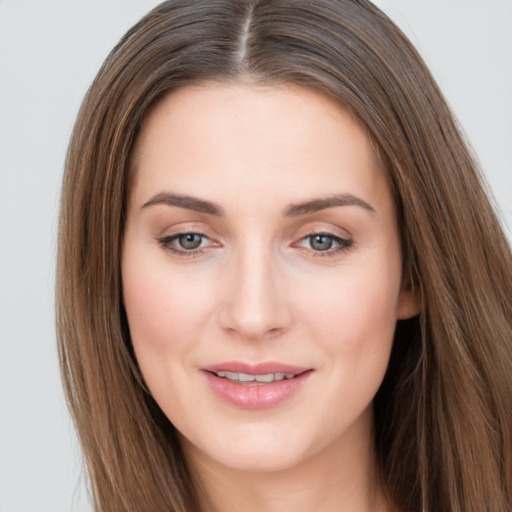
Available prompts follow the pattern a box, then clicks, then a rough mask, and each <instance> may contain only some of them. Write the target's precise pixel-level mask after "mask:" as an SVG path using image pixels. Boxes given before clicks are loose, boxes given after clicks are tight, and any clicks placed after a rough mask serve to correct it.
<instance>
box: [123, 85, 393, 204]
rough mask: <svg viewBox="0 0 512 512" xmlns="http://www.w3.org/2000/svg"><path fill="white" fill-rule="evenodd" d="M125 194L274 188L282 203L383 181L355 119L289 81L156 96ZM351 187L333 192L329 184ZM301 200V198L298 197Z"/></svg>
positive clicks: (221, 194) (364, 189)
mask: <svg viewBox="0 0 512 512" xmlns="http://www.w3.org/2000/svg"><path fill="white" fill-rule="evenodd" d="M132 166H133V172H134V175H133V181H132V187H131V188H132V191H133V192H134V193H135V194H136V195H141V197H140V200H143V197H142V196H147V195H149V194H154V193H155V192H158V191H159V190H156V189H158V188H161V189H171V190H172V191H173V192H178V193H189V192H190V190H191V189H193V190H194V191H195V192H196V193H198V194H201V193H206V194H207V195H213V196H215V197H213V198H212V199H215V200H220V199H222V198H226V197H228V196H229V194H230V193H232V194H234V195H236V194H239V193H247V191H248V190H251V191H258V190H259V191H262V192H264V191H265V189H266V190H267V191H268V190H269V189H277V190H281V191H286V192H287V193H288V195H289V196H290V199H293V200H301V199H305V198H307V197H308V196H310V195H326V194H329V193H335V192H346V191H348V192H351V193H359V194H365V193H373V192H378V191H377V190H375V189H378V188H380V187H383V186H384V187H387V178H386V175H385V172H384V167H383V165H382V164H381V162H380V161H379V158H378V154H377V152H376V151H375V149H374V147H373V145H372V143H371V141H370V139H369V138H368V136H367V134H366V132H365V130H364V129H363V128H362V127H361V125H360V124H359V123H358V122H357V121H356V120H355V119H354V118H353V117H352V116H351V115H350V114H349V113H348V112H347V111H346V109H344V108H342V107H341V106H340V105H339V104H337V103H336V102H334V101H333V100H331V99H329V98H327V97H325V96H323V95H321V94H319V93H317V92H314V91H312V90H309V89H306V88H303V87H299V86H295V85H289V84H283V85H279V86H277V85H275V86H274V85H272V86H260V85H257V86H256V85H252V84H241V83H235V84H219V83H203V84H198V85H194V86H189V87H185V88H183V89H180V90H178V91H176V92H173V93H171V94H169V95H167V96H166V97H164V98H163V99H162V100H160V102H159V103H158V104H156V105H155V106H154V108H153V109H152V110H151V112H150V113H149V115H148V116H147V118H146V119H145V121H144V123H143V126H142V129H141V131H140V134H139V136H138V139H137V141H136V146H135V150H134V154H133V158H132ZM340 187H341V188H347V189H351V190H333V188H340ZM303 196H305V197H303Z"/></svg>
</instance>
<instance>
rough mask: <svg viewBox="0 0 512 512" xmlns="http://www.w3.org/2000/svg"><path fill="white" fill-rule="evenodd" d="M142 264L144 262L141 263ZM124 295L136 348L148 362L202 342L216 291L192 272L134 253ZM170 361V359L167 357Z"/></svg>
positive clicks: (128, 262) (125, 271)
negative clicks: (202, 334) (195, 277)
mask: <svg viewBox="0 0 512 512" xmlns="http://www.w3.org/2000/svg"><path fill="white" fill-rule="evenodd" d="M139 263H140V264H139ZM123 296H124V305H125V309H126V314H127V318H128V324H129V327H130V335H131V339H132V343H133V347H134V350H135V353H136V356H137V359H138V361H139V364H140V365H141V367H144V366H145V361H146V360H147V361H148V364H149V363H150V361H152V360H153V359H155V358H158V359H159V360H160V364H161V361H162V360H163V359H164V356H165V355H167V354H172V355H178V356H179V354H180V353H181V352H184V351H185V349H187V350H189V349H190V348H191V345H194V344H195V343H197V342H198V340H199V338H200V336H199V335H198V333H199V332H202V330H203V329H204V328H205V326H206V324H207V323H208V321H209V318H210V317H211V314H210V309H211V300H212V299H211V298H212V293H211V292H210V291H209V290H208V289H207V287H206V286H205V283H204V281H203V282H202V283H199V282H198V280H197V279H194V278H193V277H191V276H190V274H189V273H185V274H184V273H177V274H176V273H172V272H170V270H169V267H168V266H166V265H165V264H164V265H162V264H159V263H155V262H147V261H144V258H138V257H137V254H136V253H135V254H131V255H129V256H128V257H126V258H125V260H124V261H123ZM167 360H168V359H167Z"/></svg>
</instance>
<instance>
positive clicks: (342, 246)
mask: <svg viewBox="0 0 512 512" xmlns="http://www.w3.org/2000/svg"><path fill="white" fill-rule="evenodd" d="M186 235H196V236H199V237H201V243H202V242H203V240H205V239H207V240H210V239H209V238H208V237H207V236H206V235H204V234H203V233H198V232H196V231H183V232H179V233H174V234H172V235H168V236H163V237H160V238H157V241H158V243H159V244H160V245H161V246H162V247H163V248H164V249H166V250H169V251H171V252H173V253H174V254H177V255H178V256H184V257H194V256H200V255H201V254H202V253H203V252H204V250H205V248H204V247H198V248H197V249H191V250H186V249H180V248H178V247H177V246H175V245H173V242H174V241H176V240H178V239H179V238H180V237H181V236H186ZM318 236H323V237H326V238H330V239H331V240H332V241H333V243H334V244H336V247H335V248H329V249H326V250H325V251H319V250H314V249H313V248H311V250H312V251H313V256H315V257H329V256H334V255H336V254H338V253H340V252H346V251H348V250H350V249H351V247H352V246H353V241H352V240H351V239H349V238H343V237H340V236H337V235H334V234H333V233H329V232H324V231H321V232H314V233H310V234H308V235H306V236H304V237H302V238H301V239H300V240H299V241H298V242H295V243H294V244H293V246H297V245H298V244H300V243H301V242H304V241H306V240H308V239H309V241H310V244H311V241H312V240H313V238H314V237H318Z"/></svg>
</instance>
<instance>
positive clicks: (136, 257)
mask: <svg viewBox="0 0 512 512" xmlns="http://www.w3.org/2000/svg"><path fill="white" fill-rule="evenodd" d="M133 164H134V175H133V180H132V182H131V189H130V197H129V202H128V210H127V222H126V231H125V238H124V248H123V261H122V276H123V291H124V305H125V307H126V312H127V316H128V321H129V326H130V332H131V338H132V341H133V347H134V350H135V354H136V357H137V361H138V363H139V365H140V368H141V371H142V373H143V375H144V378H145V380H146V382H147V385H148V387H149V389H150V391H151V393H152V394H153V396H154V398H155V400H156V401H157V402H158V404H159V405H160V407H161V409H162V410H163V411H164V413H165V414H166V415H167V417H168V418H169V420H170V421H171V422H172V423H173V424H174V425H175V426H176V428H177V429H178V430H179V432H180V433H181V435H182V437H183V441H184V445H185V447H186V450H187V451H188V453H189V455H190V457H192V458H196V459H197V460H198V461H199V460H203V461H210V462H211V461H214V462H215V463H217V464H221V465H223V466H228V467H230V468H236V469H247V470H256V471H265V470H277V469H286V468H290V467H292V466H294V465H297V464H299V463H301V462H304V461H307V460H312V459H313V458H318V457H320V458H321V457H322V456H324V455H325V456H327V455H328V456H330V457H333V456H334V457H335V456H336V454H338V453H339V454H341V453H345V454H347V453H352V452H355V453H360V452H361V450H363V451H364V449H366V448H367V447H368V446H369V444H370V439H371V424H372V407H371V403H372V399H373V397H374V395H375V393H376V391H377V389H378V388H379V385H380V383H381V381H382V378H383V376H384V373H385V371H386V366H387V364H388V359H389V354H390V350H391V345H392V340H393V333H394V329H395V323H396V320H397V318H405V317H409V316H411V315H413V314H415V313H416V310H417V304H416V301H415V298H414V297H413V296H412V294H411V292H410V291H408V290H406V289H403V287H402V284H401V252H400V241H399V234H398V229H397V222H396V217H395V211H394V205H393V200H392V195H391V191H390V188H389V185H388V182H387V179H386V174H385V172H384V169H383V167H382V165H381V163H380V162H379V160H378V158H377V156H376V153H375V151H374V150H373V148H372V145H371V143H370V141H369V139H368V137H367V136H366V135H365V132H364V130H363V129H362V128H361V127H360V126H359V124H357V123H356V122H355V121H354V120H353V119H352V118H351V116H350V115H349V114H348V113H347V112H346V111H345V110H343V109H342V108H340V107H339V106H338V105H336V104H335V103H333V102H332V101H330V100H328V99H326V98H324V97H323V96H321V95H319V94H317V93H315V92H311V91H309V90H307V89H302V88H299V87H295V86H280V87H277V86H276V87H271V86H269V87H265V88H264V87H261V86H258V87H257V86H250V85H243V84H233V85H219V84H205V85H202V86H194V87H187V88H184V89H182V90H179V91H178V92H175V93H174V94H171V95H169V96H167V97H166V98H164V99H163V100H162V101H161V102H160V103H159V104H158V105H157V106H156V108H154V110H153V111H152V112H151V113H150V115H149V116H148V118H147V119H146V121H145V124H144V126H143V128H142V131H141V134H140V136H139V138H138V141H137V145H136V149H135V154H134V158H133Z"/></svg>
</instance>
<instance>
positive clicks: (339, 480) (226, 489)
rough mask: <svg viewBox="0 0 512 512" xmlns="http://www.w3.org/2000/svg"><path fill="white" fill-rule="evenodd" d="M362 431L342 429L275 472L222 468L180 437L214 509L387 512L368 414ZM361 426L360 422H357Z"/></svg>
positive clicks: (206, 507)
mask: <svg viewBox="0 0 512 512" xmlns="http://www.w3.org/2000/svg"><path fill="white" fill-rule="evenodd" d="M369 419H370V421H369V423H368V427H369V428H368V429H367V432H366V435H364V436H361V429H360V428H359V429H356V431H355V432H354V433H352V432H346V433H345V435H344V436H343V439H340V440H339V442H337V444H336V445H335V446H333V445H329V446H328V447H326V448H325V449H324V450H323V451H321V452H319V453H316V454H314V455H312V456H311V457H309V458H307V459H305V460H302V461H300V462H299V463H298V464H295V465H293V466H292V467H288V468H284V469H279V470H276V471H247V470H240V469H237V468H231V467H226V466H224V465H221V464H218V463H217V462H216V461H214V460H212V459H211V458H208V457H207V456H205V455H204V454H200V455H199V454H198V453H194V452H195V449H194V448H193V447H191V446H190V444H188V443H187V441H184V449H185V452H186V454H187V456H188V459H189V460H190V461H191V462H192V467H193V470H194V472H195V473H196V477H197V479H198V481H199V482H200V486H201V488H202V490H203V494H204V496H205V497H206V496H207V498H205V499H204V500H203V501H204V503H203V509H204V510H205V511H209V512H211V511H215V512H239V511H240V510H243V511H244V512H260V511H261V510H265V512H310V511H311V510H314V511H315V512H333V511H336V512H391V508H390V507H389V505H388V503H387V502H386V500H385V498H384V494H383V492H382V487H381V485H380V483H379V481H378V478H377V476H376V474H377V472H376V471H375V462H374V450H373V442H372V439H373V434H372V428H371V416H370V418H369ZM359 427H360V425H359Z"/></svg>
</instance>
